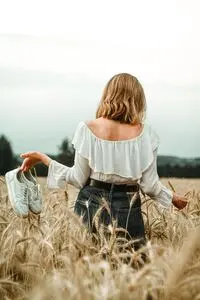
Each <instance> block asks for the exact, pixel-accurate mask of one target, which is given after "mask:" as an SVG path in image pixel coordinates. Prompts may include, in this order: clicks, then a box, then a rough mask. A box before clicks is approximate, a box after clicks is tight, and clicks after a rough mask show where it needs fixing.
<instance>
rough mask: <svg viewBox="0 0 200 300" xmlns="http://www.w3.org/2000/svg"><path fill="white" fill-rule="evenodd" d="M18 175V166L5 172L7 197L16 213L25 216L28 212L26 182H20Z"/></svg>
mask: <svg viewBox="0 0 200 300" xmlns="http://www.w3.org/2000/svg"><path fill="white" fill-rule="evenodd" d="M19 175H20V171H19V169H18V168H17V169H15V170H12V171H9V172H7V173H6V175H5V179H6V184H7V189H8V198H9V200H10V203H11V205H12V207H13V209H14V211H15V212H16V214H17V215H18V216H20V217H24V218H26V217H28V214H29V207H28V189H27V186H26V184H24V183H23V182H21V180H20V176H19Z"/></svg>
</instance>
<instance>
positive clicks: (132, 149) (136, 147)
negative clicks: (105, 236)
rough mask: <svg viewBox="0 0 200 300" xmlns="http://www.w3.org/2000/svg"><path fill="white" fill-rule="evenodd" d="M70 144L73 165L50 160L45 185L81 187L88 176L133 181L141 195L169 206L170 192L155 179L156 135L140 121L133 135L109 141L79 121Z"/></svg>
mask: <svg viewBox="0 0 200 300" xmlns="http://www.w3.org/2000/svg"><path fill="white" fill-rule="evenodd" d="M72 144H73V145H74V148H75V161H74V166H73V167H71V168H70V167H67V166H64V165H62V164H60V163H58V162H56V161H55V160H52V161H51V162H50V164H49V170H48V177H47V185H48V187H50V188H59V187H64V185H65V183H66V182H67V183H69V184H72V185H74V186H75V187H77V188H81V187H83V186H84V185H85V184H86V182H87V180H88V178H89V177H90V178H92V179H96V180H100V181H106V182H110V183H116V184H120V183H129V184H130V183H133V182H134V183H136V182H137V183H138V184H139V185H140V188H141V190H142V191H143V192H144V193H145V194H147V195H149V196H150V197H151V198H152V199H154V200H156V201H158V202H159V203H160V204H161V205H162V206H164V207H166V208H167V207H169V206H170V204H171V202H172V196H173V194H172V192H171V191H170V190H169V189H168V188H166V187H165V186H164V185H162V183H161V182H160V180H159V177H158V174H157V149H158V146H159V138H158V136H157V134H156V132H155V131H154V130H153V129H152V128H151V126H150V125H148V124H144V126H143V130H142V132H141V134H140V135H139V136H137V137H136V138H132V139H128V140H122V141H109V140H104V139H101V138H98V137H96V136H95V135H94V133H92V131H91V130H90V128H89V127H88V126H87V124H86V123H85V122H80V123H79V125H78V127H77V129H76V132H75V135H74V138H73V140H72Z"/></svg>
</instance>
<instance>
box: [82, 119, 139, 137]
mask: <svg viewBox="0 0 200 300" xmlns="http://www.w3.org/2000/svg"><path fill="white" fill-rule="evenodd" d="M86 124H87V126H88V128H89V129H90V130H91V132H92V133H93V134H94V135H95V136H96V137H97V138H99V139H103V140H108V141H125V140H129V139H133V138H136V137H138V136H139V135H140V134H141V133H142V131H143V125H142V124H137V125H130V124H123V123H119V122H116V121H113V120H109V119H105V118H102V117H101V118H98V119H96V120H91V121H88V122H86Z"/></svg>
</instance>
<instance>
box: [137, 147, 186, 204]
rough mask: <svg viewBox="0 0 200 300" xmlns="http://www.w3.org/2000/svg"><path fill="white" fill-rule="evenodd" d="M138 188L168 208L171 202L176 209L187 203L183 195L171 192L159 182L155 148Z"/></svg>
mask: <svg viewBox="0 0 200 300" xmlns="http://www.w3.org/2000/svg"><path fill="white" fill-rule="evenodd" d="M140 188H141V190H142V191H143V192H144V193H145V194H147V195H148V196H149V197H151V198H152V199H153V200H155V201H158V202H159V203H160V204H161V205H163V206H164V207H166V208H168V207H169V206H170V205H171V203H172V204H173V205H174V206H175V207H177V208H178V209H182V208H184V207H185V206H186V205H187V200H186V198H185V197H182V196H179V195H177V194H175V193H173V192H172V191H171V190H169V189H168V188H166V187H165V186H164V185H163V184H162V183H161V182H160V179H159V177H158V173H157V150H155V151H154V160H153V162H152V163H151V165H150V166H149V167H148V169H147V170H145V171H144V172H143V174H142V178H141V180H140Z"/></svg>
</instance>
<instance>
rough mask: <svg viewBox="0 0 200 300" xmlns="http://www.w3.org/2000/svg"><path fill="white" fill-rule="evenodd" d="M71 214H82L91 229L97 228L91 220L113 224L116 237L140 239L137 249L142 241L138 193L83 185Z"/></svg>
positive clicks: (142, 224)
mask: <svg viewBox="0 0 200 300" xmlns="http://www.w3.org/2000/svg"><path fill="white" fill-rule="evenodd" d="M74 211H75V213H77V214H78V215H79V216H82V218H83V222H84V223H85V224H86V226H87V227H88V228H89V230H90V231H91V232H96V231H97V226H96V223H95V219H96V220H98V222H100V223H101V224H104V225H105V226H106V227H108V226H109V225H112V226H113V225H114V224H115V226H116V228H123V229H125V230H121V231H120V230H119V231H118V230H117V232H119V236H120V237H122V236H123V237H125V238H126V239H128V240H131V239H140V242H139V243H137V244H138V246H136V247H135V248H139V247H140V246H141V245H144V243H145V229H144V222H143V218H142V212H141V199H140V195H139V193H138V192H131V193H130V192H129V193H128V192H126V191H123V192H122V191H120V192H119V191H115V185H113V188H112V187H111V189H110V191H107V190H104V189H100V188H97V187H93V186H89V185H86V186H85V187H83V188H82V189H81V190H80V192H79V194H78V197H77V200H76V203H75V208H74Z"/></svg>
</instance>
